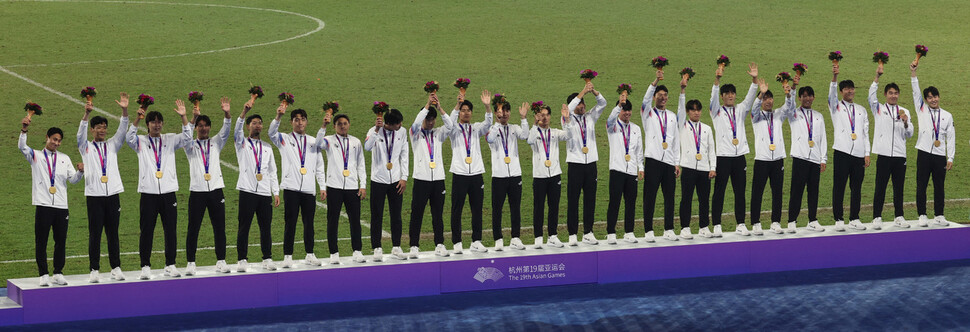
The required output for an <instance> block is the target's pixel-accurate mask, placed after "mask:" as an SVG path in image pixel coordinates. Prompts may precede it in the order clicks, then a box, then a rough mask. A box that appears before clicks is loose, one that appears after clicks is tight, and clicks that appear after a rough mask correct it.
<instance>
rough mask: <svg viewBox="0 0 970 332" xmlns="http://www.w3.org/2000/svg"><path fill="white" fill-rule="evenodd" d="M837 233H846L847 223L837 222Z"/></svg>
mask: <svg viewBox="0 0 970 332" xmlns="http://www.w3.org/2000/svg"><path fill="white" fill-rule="evenodd" d="M835 231H836V232H845V221H843V220H837V221H835Z"/></svg>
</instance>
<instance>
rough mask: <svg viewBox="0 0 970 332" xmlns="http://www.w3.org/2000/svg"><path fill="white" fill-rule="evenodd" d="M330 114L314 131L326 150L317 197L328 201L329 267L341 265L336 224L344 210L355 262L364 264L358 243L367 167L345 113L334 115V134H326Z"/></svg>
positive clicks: (365, 192)
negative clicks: (324, 185)
mask: <svg viewBox="0 0 970 332" xmlns="http://www.w3.org/2000/svg"><path fill="white" fill-rule="evenodd" d="M329 123H330V115H326V116H325V117H324V120H323V127H322V128H320V130H319V131H318V132H317V141H320V145H321V148H323V150H324V151H327V189H326V190H324V191H323V192H322V193H321V194H320V195H321V197H322V199H323V200H325V201H327V244H328V245H329V246H330V264H340V253H339V250H338V247H337V224H338V222H339V221H340V209H341V208H346V209H347V217H348V219H350V243H351V247H353V249H354V254H353V258H354V262H357V263H363V262H364V261H365V260H364V254H362V253H361V247H363V245H362V244H361V240H360V232H361V231H360V201H361V200H363V199H364V198H365V197H366V196H367V189H366V188H367V166H366V165H364V147H363V146H362V145H361V143H360V140H359V139H357V138H356V137H353V136H350V134H348V133H349V132H350V117H349V116H347V115H346V114H337V115H335V116H333V127H334V131H335V132H336V133H335V134H334V135H330V136H324V135H326V130H325V129H324V128H326V125H327V124H329Z"/></svg>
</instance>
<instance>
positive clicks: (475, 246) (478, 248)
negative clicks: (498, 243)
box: [469, 241, 488, 253]
mask: <svg viewBox="0 0 970 332" xmlns="http://www.w3.org/2000/svg"><path fill="white" fill-rule="evenodd" d="M469 249H471V250H472V251H474V252H477V253H485V252H488V248H485V245H484V244H482V241H475V242H472V245H471V247H469Z"/></svg>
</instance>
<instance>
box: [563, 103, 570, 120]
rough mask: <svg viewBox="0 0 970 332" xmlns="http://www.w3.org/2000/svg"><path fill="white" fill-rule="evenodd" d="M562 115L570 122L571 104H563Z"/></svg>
mask: <svg viewBox="0 0 970 332" xmlns="http://www.w3.org/2000/svg"><path fill="white" fill-rule="evenodd" d="M562 117H563V118H565V119H566V122H569V105H567V104H562Z"/></svg>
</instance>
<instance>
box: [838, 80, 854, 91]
mask: <svg viewBox="0 0 970 332" xmlns="http://www.w3.org/2000/svg"><path fill="white" fill-rule="evenodd" d="M849 88H852V89H855V83H853V82H852V80H843V81H841V82H839V91H842V90H845V89H849Z"/></svg>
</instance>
